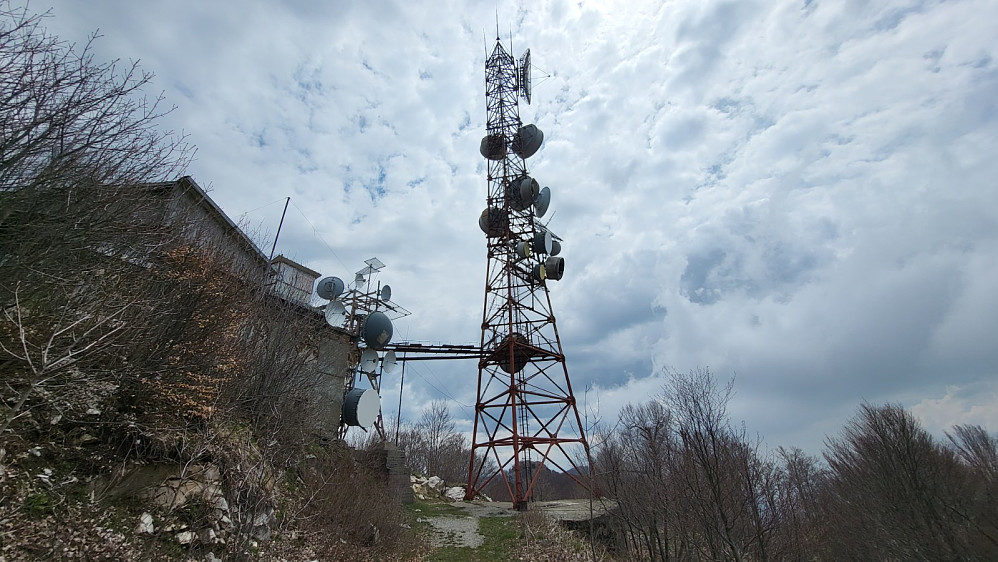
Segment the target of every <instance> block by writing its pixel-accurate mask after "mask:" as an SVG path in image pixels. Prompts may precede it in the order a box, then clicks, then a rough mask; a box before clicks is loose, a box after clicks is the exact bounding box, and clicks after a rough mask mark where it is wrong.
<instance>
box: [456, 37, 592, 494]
mask: <svg viewBox="0 0 998 562" xmlns="http://www.w3.org/2000/svg"><path fill="white" fill-rule="evenodd" d="M496 28H497V38H496V44H495V47H494V48H493V50H492V53H491V54H490V55H489V56H488V58H487V59H486V62H485V101H486V111H487V117H488V120H487V126H486V129H487V132H486V136H485V138H484V139H482V144H481V148H480V150H481V153H482V156H484V157H485V158H486V159H487V161H488V178H487V180H488V196H487V199H486V201H487V207H486V209H485V211H484V212H483V213H482V215H481V217H480V219H479V221H478V224H479V226H480V227H481V229H482V231H483V232H485V235H486V241H487V249H488V258H487V261H488V264H487V267H486V280H485V304H484V307H483V312H482V339H481V359H480V360H479V363H478V395H477V401H476V403H475V425H474V430H473V435H472V449H471V458H470V460H469V466H468V486H467V488H466V492H465V499H473V498H474V497H475V496H476V495H477V494H478V493H480V492H481V491H482V490H483V488H484V487H485V486H487V485H488V484H490V483H492V482H496V481H498V482H502V483H503V484H504V485H505V487H506V489H507V490H508V491H509V494H510V497H511V499H512V501H513V506H514V507H515V508H516V509H521V510H522V509H526V508H527V505H528V502H529V501H531V499H532V492H533V490H534V486H535V484H536V483H537V481H538V478H539V477H541V475H542V474H543V472H544V470H545V469H548V470H550V469H558V470H560V471H561V472H565V473H567V474H568V475H570V476H571V477H572V478H573V479H575V480H576V482H578V483H579V484H580V485H582V486H583V487H585V488H590V484H589V481H588V478H587V477H588V474H589V468H590V467H589V466H584V467H579V466H576V459H579V458H585V459H586V462H587V463H589V445H588V443H587V441H586V437H585V434H584V432H583V426H582V420H581V418H580V417H579V411H578V408H577V407H576V400H575V396H574V394H573V393H572V384H571V381H570V380H569V377H568V368H567V366H566V363H565V355H564V352H563V351H562V346H561V339H560V337H559V335H558V328H557V325H556V323H555V316H554V311H553V310H552V308H551V298H550V295H549V293H548V282H549V281H557V280H559V279H561V277H562V274H563V273H564V269H565V260H564V258H562V257H560V256H558V254H559V253H560V252H561V244H560V240H561V239H560V238H558V237H557V236H554V234H553V233H551V232H550V231H549V230H548V229H547V227H546V226H545V225H543V224H541V223H540V221H539V220H537V219H539V218H540V217H542V216H543V215H544V214H545V213H546V212H547V208H548V204H549V203H550V198H551V191H550V190H549V189H548V188H547V187H545V188H543V189H540V186H539V185H538V183H537V181H536V180H535V179H533V178H532V177H530V176H529V175H528V173H527V167H526V159H527V158H529V157H530V156H532V155H533V154H534V153H536V152H537V150H538V149H539V148H540V146H541V143H542V142H543V139H544V134H543V133H542V132H541V131H540V129H538V128H537V127H536V126H534V125H523V123H522V122H521V120H520V114H519V104H518V98H519V97H522V98H523V99H525V100H526V101H527V103H530V51H529V50H528V51H527V52H526V53H525V54H524V56H523V57H522V58H521V59H520V64H519V65H517V61H516V60H515V59H514V58H513V56H512V55H511V54H509V52H507V51H506V49H505V48H504V47H503V45H502V42H501V41H500V39H499V38H498V24H497V26H496ZM579 448H581V449H582V450H583V452H584V457H583V456H581V455H578V453H579V452H580V451H579V450H578V449H579ZM573 453H574V454H573ZM490 459H491V460H492V461H495V462H494V463H490V462H489V461H490ZM589 464H591V463H589ZM580 468H581V469H582V470H580Z"/></svg>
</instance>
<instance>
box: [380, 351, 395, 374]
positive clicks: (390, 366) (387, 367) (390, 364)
mask: <svg viewBox="0 0 998 562" xmlns="http://www.w3.org/2000/svg"><path fill="white" fill-rule="evenodd" d="M398 366H399V361H398V358H396V357H395V352H394V351H389V352H388V353H386V354H385V358H384V359H382V360H381V372H382V373H385V374H389V375H390V374H392V373H394V372H395V369H397V368H398Z"/></svg>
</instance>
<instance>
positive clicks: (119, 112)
mask: <svg viewBox="0 0 998 562" xmlns="http://www.w3.org/2000/svg"><path fill="white" fill-rule="evenodd" d="M41 23H42V18H41V17H40V16H37V15H32V14H30V13H29V12H28V11H27V9H26V8H14V7H11V5H10V3H9V2H7V1H3V2H0V307H2V311H3V314H2V316H0V346H2V347H0V354H2V359H0V361H2V365H3V367H4V368H3V375H2V376H3V381H2V382H3V386H2V387H0V392H2V394H3V398H4V401H3V416H2V425H3V429H7V428H8V427H9V426H10V424H11V423H12V422H13V421H14V420H15V419H16V418H18V417H19V416H20V415H21V414H22V412H23V411H24V409H25V408H26V407H27V406H28V403H29V401H30V398H31V397H32V396H33V395H35V394H36V392H37V391H38V390H39V389H41V388H43V387H53V386H54V387H59V386H60V385H63V386H64V385H65V384H66V383H67V381H69V380H71V379H74V378H79V376H80V373H81V370H86V369H88V368H91V367H93V364H90V365H89V367H88V364H87V361H89V360H91V359H93V358H94V357H96V356H99V355H101V354H106V353H107V352H109V351H112V350H114V349H115V344H117V343H118V342H122V341H129V342H135V341H137V340H142V339H143V338H142V336H141V334H143V333H145V331H146V329H147V328H148V327H149V322H150V321H149V318H150V315H149V314H148V312H149V311H150V309H151V308H154V307H156V306H157V305H162V304H163V303H162V301H158V302H157V301H156V300H154V298H153V296H154V291H147V290H146V289H147V288H148V283H147V282H146V281H148V280H149V278H150V275H149V270H150V268H151V266H152V265H153V264H152V262H151V261H150V258H149V256H150V255H151V252H153V251H159V252H160V253H162V250H164V249H165V248H167V247H169V246H170V244H172V243H173V242H174V241H175V240H176V237H175V236H172V235H171V232H172V231H173V229H174V226H171V225H170V224H169V223H168V222H166V221H164V220H162V219H163V213H164V205H163V200H162V193H160V192H157V191H156V190H152V189H146V188H141V187H139V186H140V185H141V184H145V183H146V182H149V181H151V180H156V179H165V178H166V177H168V176H169V175H171V174H174V173H176V172H177V171H178V170H180V169H182V168H183V167H184V165H185V164H186V162H187V161H188V160H189V158H190V155H191V152H192V151H191V150H190V149H188V147H187V146H186V144H185V141H184V139H183V138H182V137H175V136H173V135H172V134H170V133H163V132H160V131H159V130H158V129H157V126H158V123H159V121H160V118H161V117H162V115H163V114H164V111H163V110H162V109H160V98H159V97H157V98H154V99H152V100H149V99H147V98H144V97H142V96H141V92H142V90H143V88H145V87H146V86H147V85H148V82H149V80H150V76H149V75H148V74H146V73H143V72H141V71H140V70H139V68H138V67H137V66H136V65H134V64H133V65H129V66H127V67H125V68H124V69H120V68H119V66H118V65H117V63H113V62H112V63H106V64H99V63H96V62H94V59H93V55H92V52H91V43H88V44H86V45H84V46H83V47H82V48H75V47H74V46H72V45H66V44H65V43H62V42H60V41H59V40H58V39H56V38H55V37H52V36H50V35H48V34H47V33H46V32H45V30H44V29H43V28H42V26H41ZM112 365H113V363H112V362H107V363H105V364H104V365H103V366H102V369H103V371H104V372H105V373H107V372H110V371H111V370H113V369H111V367H112ZM84 378H86V377H84ZM10 399H12V400H10Z"/></svg>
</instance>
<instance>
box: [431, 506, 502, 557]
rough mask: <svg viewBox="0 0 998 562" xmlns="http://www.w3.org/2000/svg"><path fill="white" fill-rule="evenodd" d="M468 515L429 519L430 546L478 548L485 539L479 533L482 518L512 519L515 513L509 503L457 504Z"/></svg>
mask: <svg viewBox="0 0 998 562" xmlns="http://www.w3.org/2000/svg"><path fill="white" fill-rule="evenodd" d="M451 505H453V506H454V507H459V508H461V509H463V510H464V511H465V512H467V515H437V516H433V517H427V518H426V522H427V523H429V524H430V525H432V526H433V530H434V533H433V536H432V537H430V544H432V545H433V546H436V547H440V546H456V547H469V548H478V547H480V546H482V543H483V542H484V541H485V537H483V536H482V535H481V533H479V532H478V519H479V518H481V517H512V516H513V515H514V514H515V512H514V511H513V510H512V504H511V503H509V502H455V503H453V504H451Z"/></svg>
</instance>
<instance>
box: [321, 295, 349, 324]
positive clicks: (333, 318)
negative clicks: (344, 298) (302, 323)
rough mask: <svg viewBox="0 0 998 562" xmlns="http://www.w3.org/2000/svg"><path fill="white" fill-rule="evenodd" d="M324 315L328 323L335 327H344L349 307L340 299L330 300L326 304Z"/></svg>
mask: <svg viewBox="0 0 998 562" xmlns="http://www.w3.org/2000/svg"><path fill="white" fill-rule="evenodd" d="M324 316H325V317H326V324H329V325H330V326H332V327H334V328H339V327H342V326H343V321H344V320H346V319H347V307H345V306H343V303H341V302H340V301H329V302H328V303H327V304H326V311H325V313H324Z"/></svg>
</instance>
